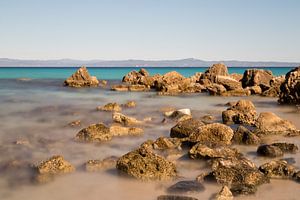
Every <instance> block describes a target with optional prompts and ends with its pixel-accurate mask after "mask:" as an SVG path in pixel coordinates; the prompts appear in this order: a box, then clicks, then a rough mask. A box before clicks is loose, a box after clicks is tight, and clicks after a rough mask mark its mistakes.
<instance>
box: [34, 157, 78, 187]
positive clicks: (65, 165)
mask: <svg viewBox="0 0 300 200" xmlns="http://www.w3.org/2000/svg"><path fill="white" fill-rule="evenodd" d="M36 170H37V174H36V177H35V180H36V181H37V182H39V183H44V182H48V181H50V180H52V179H53V176H56V175H61V174H67V173H71V172H73V171H75V167H74V166H73V165H71V164H70V163H69V162H67V161H66V160H65V159H64V158H63V157H62V156H52V157H51V158H49V159H48V160H46V161H43V162H41V163H40V164H39V165H37V166H36Z"/></svg>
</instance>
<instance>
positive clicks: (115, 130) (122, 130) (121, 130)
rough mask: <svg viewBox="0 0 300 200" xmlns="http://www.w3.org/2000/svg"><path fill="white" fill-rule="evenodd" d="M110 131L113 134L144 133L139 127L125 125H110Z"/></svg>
mask: <svg viewBox="0 0 300 200" xmlns="http://www.w3.org/2000/svg"><path fill="white" fill-rule="evenodd" d="M109 132H110V134H111V135H112V136H127V135H129V136H139V135H143V134H144V130H143V129H141V128H138V127H124V126H118V125H112V126H111V127H109Z"/></svg>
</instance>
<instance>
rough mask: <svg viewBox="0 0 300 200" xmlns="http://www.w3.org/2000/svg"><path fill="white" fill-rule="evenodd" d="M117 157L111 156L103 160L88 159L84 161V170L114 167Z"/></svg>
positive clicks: (92, 170) (94, 170)
mask: <svg viewBox="0 0 300 200" xmlns="http://www.w3.org/2000/svg"><path fill="white" fill-rule="evenodd" d="M117 160H118V157H116V156H111V157H108V158H105V159H103V160H89V161H87V162H86V163H85V170H86V171H88V172H96V171H101V170H106V169H110V168H114V167H115V166H116V164H117Z"/></svg>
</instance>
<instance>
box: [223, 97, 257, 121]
mask: <svg viewBox="0 0 300 200" xmlns="http://www.w3.org/2000/svg"><path fill="white" fill-rule="evenodd" d="M222 119H223V123H224V124H247V125H254V124H255V119H256V108H255V106H254V104H253V103H252V102H251V101H249V100H244V99H242V100H239V101H238V102H237V103H236V104H235V105H233V106H231V107H230V108H228V109H227V110H226V111H223V112H222Z"/></svg>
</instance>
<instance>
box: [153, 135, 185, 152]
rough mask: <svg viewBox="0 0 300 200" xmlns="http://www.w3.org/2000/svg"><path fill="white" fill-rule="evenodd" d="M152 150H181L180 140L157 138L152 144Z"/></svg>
mask: <svg viewBox="0 0 300 200" xmlns="http://www.w3.org/2000/svg"><path fill="white" fill-rule="evenodd" d="M153 148H154V149H159V150H165V149H181V140H180V139H178V138H167V137H159V138H158V139H157V140H155V141H154V142H153Z"/></svg>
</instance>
